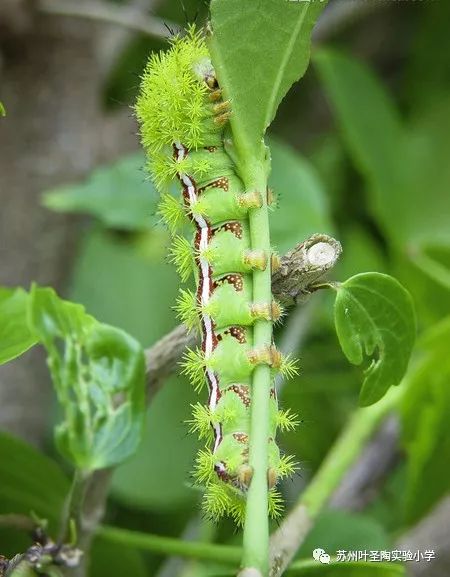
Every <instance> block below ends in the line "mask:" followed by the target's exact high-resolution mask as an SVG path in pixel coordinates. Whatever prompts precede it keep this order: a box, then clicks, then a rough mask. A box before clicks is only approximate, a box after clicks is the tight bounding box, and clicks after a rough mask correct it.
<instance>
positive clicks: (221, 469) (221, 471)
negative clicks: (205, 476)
mask: <svg viewBox="0 0 450 577" xmlns="http://www.w3.org/2000/svg"><path fill="white" fill-rule="evenodd" d="M214 471H215V472H216V473H217V476H218V477H219V479H222V481H229V480H230V475H229V474H228V471H227V466H226V463H224V462H223V461H219V462H218V463H215V465H214Z"/></svg>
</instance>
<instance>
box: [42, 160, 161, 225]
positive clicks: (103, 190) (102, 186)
mask: <svg viewBox="0 0 450 577" xmlns="http://www.w3.org/2000/svg"><path fill="white" fill-rule="evenodd" d="M144 163H145V160H144V158H143V156H142V155H141V154H135V155H133V156H128V157H126V158H122V159H121V160H119V161H118V162H116V163H115V164H113V165H111V166H106V167H103V168H99V169H97V170H95V171H94V172H93V173H92V174H91V175H90V177H89V179H88V180H87V181H86V182H85V183H80V184H74V185H67V186H63V187H59V188H57V189H54V190H50V191H48V192H46V193H45V194H44V196H43V204H44V205H45V206H46V207H47V208H50V209H52V210H55V211H58V212H79V213H86V214H90V215H92V216H94V217H96V218H98V219H99V220H100V221H101V222H102V223H103V224H105V225H106V226H108V227H110V228H115V229H119V230H148V229H149V228H151V227H152V226H153V225H154V224H155V216H154V213H155V209H156V201H157V195H156V192H155V189H154V187H153V184H152V183H151V182H150V181H149V180H148V179H146V178H145V175H144V173H143V171H142V167H143V165H144Z"/></svg>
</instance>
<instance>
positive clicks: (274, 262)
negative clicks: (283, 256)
mask: <svg viewBox="0 0 450 577" xmlns="http://www.w3.org/2000/svg"><path fill="white" fill-rule="evenodd" d="M270 265H271V267H272V273H274V272H276V271H277V270H279V268H280V266H281V261H280V257H279V256H278V254H277V253H276V252H273V253H272V255H271V257H270Z"/></svg>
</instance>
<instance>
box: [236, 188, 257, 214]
mask: <svg viewBox="0 0 450 577" xmlns="http://www.w3.org/2000/svg"><path fill="white" fill-rule="evenodd" d="M237 202H238V204H239V206H241V207H242V208H248V209H250V208H261V207H262V205H263V199H262V196H261V193H260V192H257V191H256V190H255V191H253V192H244V194H240V195H239V196H238V198H237Z"/></svg>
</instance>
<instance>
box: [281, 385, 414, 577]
mask: <svg viewBox="0 0 450 577" xmlns="http://www.w3.org/2000/svg"><path fill="white" fill-rule="evenodd" d="M404 394H405V387H404V386H403V387H396V388H392V389H391V390H390V391H389V392H388V393H387V394H386V395H385V396H384V397H383V399H381V400H380V401H379V402H378V403H376V404H375V405H372V406H371V407H364V408H360V409H358V410H357V411H356V412H355V413H354V415H353V416H352V417H351V419H350V421H349V423H348V424H347V426H346V427H345V428H344V431H343V432H342V433H341V435H340V437H339V438H338V440H337V441H336V443H335V444H334V445H333V447H332V448H331V450H330V452H329V453H328V455H327V457H326V458H325V460H324V461H323V462H322V464H321V466H320V468H319V470H318V472H317V473H316V475H315V476H314V478H313V479H312V481H311V482H310V484H309V485H308V486H307V488H306V490H305V491H304V492H303V494H302V495H301V496H300V499H299V500H298V503H297V505H296V506H295V507H294V508H293V509H292V511H291V512H290V513H289V515H288V516H287V517H286V518H285V520H284V521H283V522H282V523H281V525H280V527H279V528H278V529H277V530H276V531H275V533H273V535H272V537H271V539H270V565H271V570H270V577H279V576H280V575H282V574H283V571H284V570H285V569H286V568H287V567H288V565H289V563H290V561H291V560H292V558H293V557H294V555H295V553H296V551H297V549H298V548H299V546H300V545H301V544H302V542H303V541H304V539H305V537H306V535H307V533H308V532H309V530H310V529H311V527H312V526H313V523H314V521H315V519H316V518H317V515H318V514H319V513H320V512H321V511H322V509H323V508H324V506H325V505H326V504H327V502H328V501H329V499H330V498H331V496H332V494H333V493H334V491H335V490H336V489H337V487H338V486H339V484H340V483H341V481H342V480H343V478H344V477H345V475H346V474H347V473H348V471H349V469H350V468H351V467H352V466H353V464H354V463H355V461H356V459H357V458H358V457H359V456H360V454H361V453H362V451H363V450H364V449H365V447H366V444H367V442H368V441H369V439H370V438H371V437H372V435H373V433H374V432H375V430H376V429H377V427H378V425H379V423H380V422H381V421H382V419H383V418H384V417H385V416H386V415H387V414H388V413H389V412H391V411H392V410H393V409H394V408H395V407H396V406H397V404H398V401H399V400H400V398H401V397H402V396H403V395H404Z"/></svg>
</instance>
